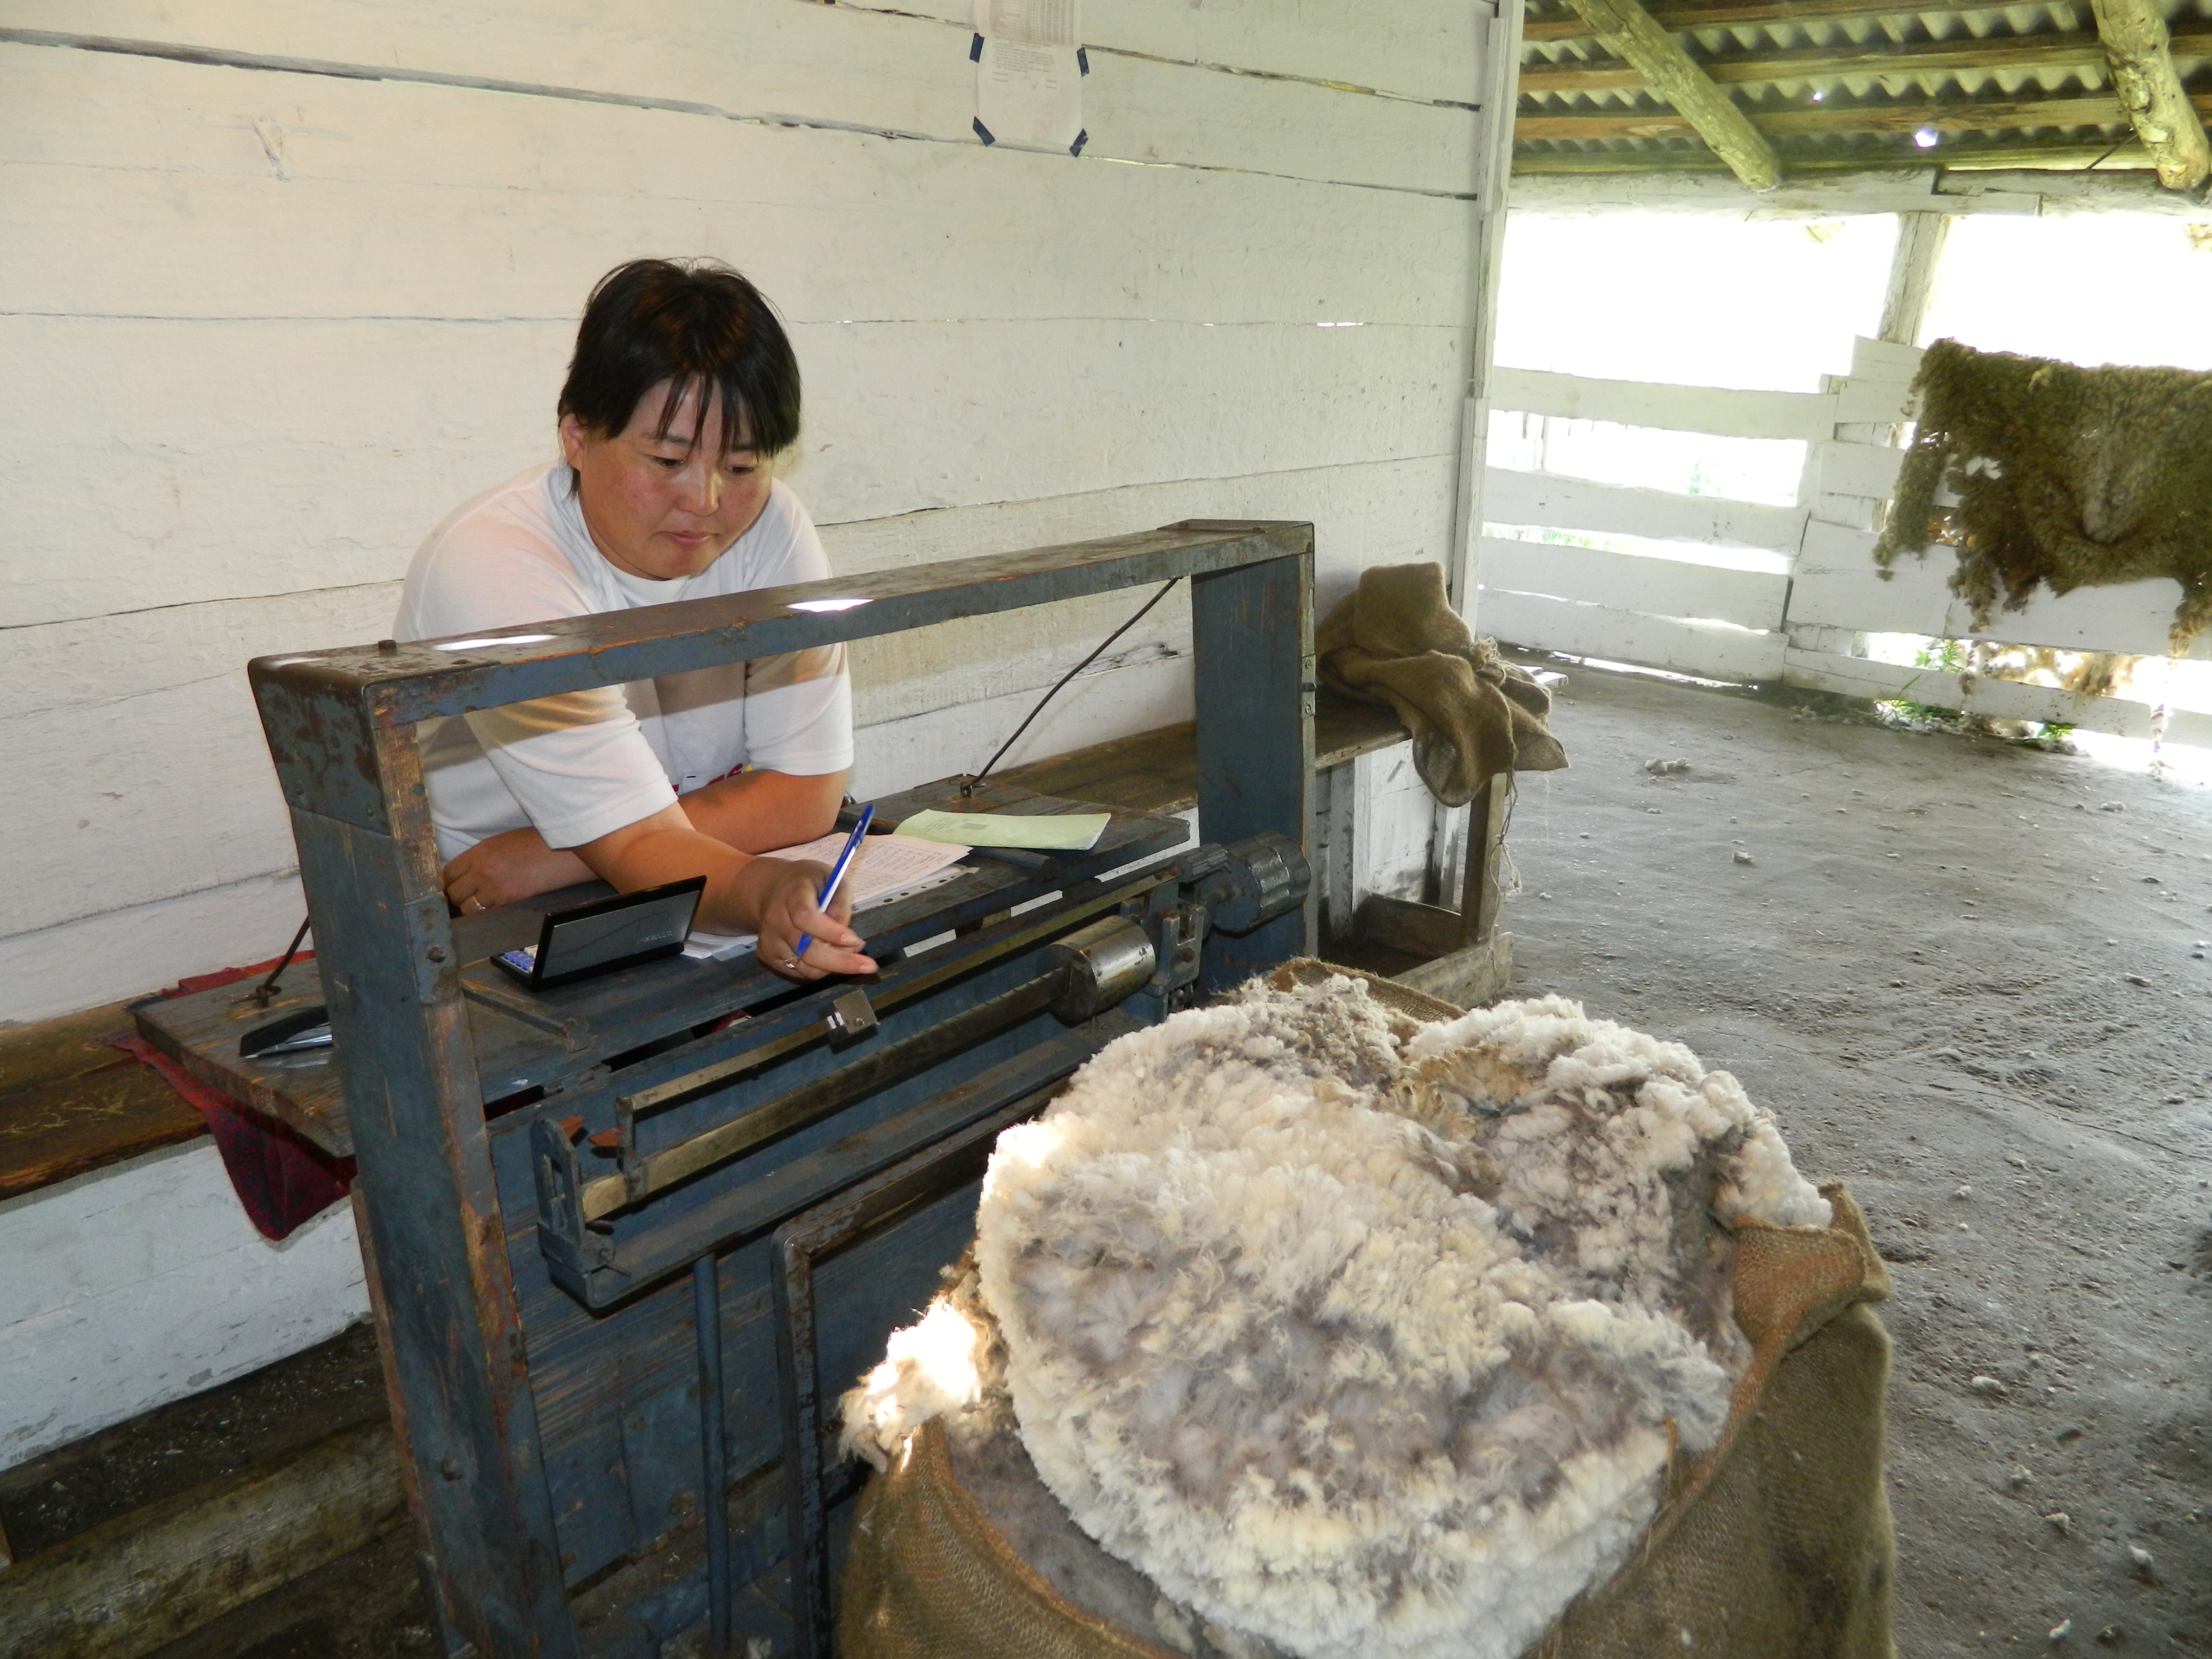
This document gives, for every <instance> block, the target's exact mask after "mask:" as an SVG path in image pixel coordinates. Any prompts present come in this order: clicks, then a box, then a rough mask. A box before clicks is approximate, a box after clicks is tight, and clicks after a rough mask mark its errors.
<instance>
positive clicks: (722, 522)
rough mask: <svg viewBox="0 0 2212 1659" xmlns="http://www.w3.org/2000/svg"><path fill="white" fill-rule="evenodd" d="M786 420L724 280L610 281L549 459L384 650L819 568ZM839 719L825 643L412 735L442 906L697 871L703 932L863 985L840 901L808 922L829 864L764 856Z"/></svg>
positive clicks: (413, 587)
mask: <svg viewBox="0 0 2212 1659" xmlns="http://www.w3.org/2000/svg"><path fill="white" fill-rule="evenodd" d="M560 435H561V453H562V459H561V460H560V461H558V462H553V463H549V464H547V465H542V466H535V467H532V468H531V469H530V470H529V471H526V472H524V473H522V474H521V475H520V477H514V478H512V479H509V480H508V481H507V483H504V484H501V485H500V486H499V487H498V488H497V489H492V490H489V491H487V492H486V493H485V494H483V495H478V496H477V497H476V498H475V499H474V500H473V501H467V502H465V503H464V504H463V505H462V506H461V507H459V508H458V509H457V510H456V511H455V512H454V513H453V515H452V516H451V517H449V518H448V519H447V520H446V521H445V522H444V523H443V524H441V525H440V526H438V528H437V529H436V530H435V531H433V532H431V534H430V537H429V539H428V540H427V541H425V542H424V543H423V544H422V547H421V549H420V550H418V551H417V552H416V555H415V559H414V562H413V563H412V564H411V565H410V566H409V568H408V572H407V582H406V586H405V589H404V592H403V594H402V596H401V599H400V607H399V620H398V636H399V637H401V638H404V639H410V640H422V639H441V638H451V637H453V636H454V635H466V634H478V633H486V632H498V631H501V630H511V629H514V628H516V627H518V626H520V625H523V624H526V623H534V622H540V621H544V620H546V619H548V618H550V617H578V616H590V615H593V614H596V613H599V612H603V611H620V610H624V609H627V608H629V607H630V606H633V605H666V604H670V603H671V602H673V601H676V600H678V599H702V598H707V597H709V596H715V595H721V594H728V593H736V592H744V591H746V590H748V589H750V588H757V587H775V586H782V585H784V584H786V583H790V582H802V581H811V580H817V579H819V578H822V577H824V576H827V575H828V574H829V561H828V560H827V558H826V557H825V556H823V551H822V544H821V542H820V540H819V539H818V538H817V537H816V535H815V533H814V526H813V523H812V522H811V520H809V519H808V517H807V516H806V509H805V507H802V506H801V505H800V504H799V500H798V498H797V497H796V496H795V495H793V494H792V493H791V491H790V490H789V489H787V488H786V487H785V486H784V484H783V483H781V482H780V481H778V480H777V479H776V478H775V476H774V474H775V462H776V460H777V459H778V458H779V457H780V456H781V455H782V454H783V453H784V452H786V451H787V450H788V449H789V448H790V447H791V446H792V445H793V443H794V442H795V441H797V439H798V436H799V363H798V360H797V358H796V357H795V356H793V352H792V349H791V343H790V341H789V340H788V339H787V338H786V337H785V335H784V331H783V328H782V325H781V323H780V322H779V321H778V320H777V319H776V316H775V312H774V310H773V309H772V308H771V307H769V303H768V301H767V300H766V299H765V298H764V297H763V295H761V293H760V292H759V290H758V289H755V288H754V287H753V286H752V284H751V283H748V282H747V281H746V280H745V279H744V277H743V276H739V275H738V273H737V272H736V271H734V270H730V269H729V268H728V267H727V266H726V265H721V264H714V263H712V262H709V261H703V260H702V261H694V262H688V263H686V264H674V263H671V262H670V261H667V260H664V259H640V260H635V261H633V262H632V263H631V264H626V265H623V266H620V267H618V268H617V269H616V270H612V271H610V272H609V273H608V274H607V275H606V276H605V277H604V278H602V279H601V281H600V282H599V286H598V287H596V288H595V289H592V296H591V299H590V301H588V302H587V303H586V306H585V308H584V319H583V323H582V325H581V326H580V328H579V329H578V331H577V334H576V351H575V356H574V358H573V359H572V361H571V362H570V363H569V367H568V380H567V383H566V384H565V385H564V386H562V391H561V401H560ZM852 724H853V723H852V691H851V686H850V684H849V682H848V678H847V677H846V672H845V652H844V647H842V646H832V647H826V648H823V649H821V650H816V651H805V652H799V653H793V654H791V655H788V656H781V657H770V658H763V659H758V660H757V661H753V662H743V663H732V664H728V665H726V666H723V667H720V668H709V669H700V670H696V671H692V672H689V673H684V674H674V675H668V676H665V677H663V678H659V679H656V680H651V681H639V682H636V683H635V684H628V685H619V686H605V687H602V688H600V689H599V690H594V691H582V692H574V693H571V694H568V695H566V696H557V697H545V698H541V699H538V700H537V701H534V702H522V703H513V704H510V705H508V706H507V707H506V708H493V709H486V710H483V711H482V712H480V713H476V714H466V715H463V716H459V717H458V718H453V719H447V720H436V721H428V722H425V727H426V729H425V732H424V733H423V738H422V759H423V767H424V772H425V776H426V780H427V782H428V787H429V796H430V813H431V817H432V819H433V821H434V822H435V825H436V828H437V834H438V853H439V856H440V857H441V859H444V860H447V863H446V866H445V886H446V894H447V897H448V898H449V899H450V900H452V902H453V903H454V904H456V905H457V906H459V908H461V909H462V910H464V911H475V910H480V909H488V908H491V907H492V906H494V905H499V904H505V903H507V902H510V901H512V900H514V899H519V898H526V897H528V896H530V895H532V894H534V893H544V892H550V891H551V890H553V889H555V888H556V887H565V886H568V884H571V883H574V882H579V881H585V880H588V879H590V878H592V877H594V876H596V877H598V878H600V879H601V880H604V881H606V882H609V883H611V884H612V885H614V886H615V887H617V888H618V889H620V890H623V891H625V892H629V891H635V890H637V889H639V888H643V887H653V886H657V885H659V884H661V883H663V882H669V881H676V880H680V879H682V878H685V877H689V876H697V875H703V876H705V877H706V878H707V887H706V890H705V892H704V893H703V894H702V896H701V900H700V907H699V915H698V925H699V926H700V927H702V928H706V929H708V930H710V931H713V932H716V933H758V934H759V935H760V958H761V960H762V962H763V963H766V964H767V965H768V966H769V968H770V969H774V970H775V972H777V973H780V974H781V975H784V976H785V977H787V978H789V979H795V980H800V981H807V980H814V979H819V978H821V977H823V975H828V974H865V973H872V972H874V971H875V963H873V962H872V961H871V960H870V959H869V958H868V957H866V956H865V955H863V954H861V951H862V946H863V942H862V940H861V939H860V937H859V936H858V935H857V934H855V933H854V932H853V930H852V929H851V928H850V927H847V926H846V925H845V921H846V918H847V916H848V915H849V914H850V907H849V903H848V902H846V901H844V900H842V899H841V900H840V901H839V902H837V903H836V905H835V906H834V907H833V910H834V914H833V915H824V914H823V912H822V911H821V910H819V909H818V908H817V906H816V902H815V899H816V895H817V893H818V892H819V891H820V890H821V884H822V882H823V880H824V879H826V878H827V876H828V873H829V872H828V870H827V868H826V867H825V866H821V865H818V864H811V863H801V862H796V861H793V860H784V859H774V858H763V857H761V856H759V855H760V854H763V853H766V852H769V851H771V850H772V849H774V848H779V847H790V846H793V845H796V844H798V843H799V842H805V841H811V840H812V839H813V838H814V837H816V836H820V835H823V834H825V833H827V832H828V830H829V829H830V827H831V826H832V824H833V823H835V821H836V814H837V808H838V805H839V803H840V802H841V801H842V799H843V798H844V793H845V781H846V778H847V776H848V774H849V772H850V769H851V767H852V763H853V730H852ZM808 934H811V935H812V936H813V942H812V944H811V945H810V946H809V947H808V949H807V951H806V952H805V957H804V958H803V959H802V958H801V957H799V953H798V951H797V950H796V946H797V945H798V943H799V939H801V938H802V937H803V936H805V935H808Z"/></svg>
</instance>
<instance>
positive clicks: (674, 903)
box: [492, 876, 707, 991]
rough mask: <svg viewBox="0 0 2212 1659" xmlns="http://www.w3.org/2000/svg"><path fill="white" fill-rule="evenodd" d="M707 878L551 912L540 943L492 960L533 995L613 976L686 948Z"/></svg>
mask: <svg viewBox="0 0 2212 1659" xmlns="http://www.w3.org/2000/svg"><path fill="white" fill-rule="evenodd" d="M706 887H707V878H706V877H704V876H688V877H686V878H684V880H682V881H671V882H668V883H665V884H663V885H661V886H659V887H647V888H644V889H642V890H640V891H638V892H635V893H617V894H616V895H615V896H613V897H611V898H603V899H594V900H593V901H592V902H591V903H589V904H573V905H570V906H569V907H568V908H567V909H565V910H549V911H547V912H546V913H545V920H544V923H543V924H542V925H541V926H540V927H539V928H538V943H537V944H536V945H524V946H523V947H522V948H521V949H520V950H517V951H501V953H500V954H499V955H497V956H495V957H493V958H492V960H493V961H494V962H495V963H498V964H499V965H500V966H501V968H504V969H507V972H508V973H510V974H512V975H514V976H515V978H517V979H519V980H520V981H522V982H523V983H524V984H525V985H527V986H528V987H530V988H531V989H532V990H533V991H544V990H548V989H550V988H551V987H554V986H556V985H570V984H574V982H575V981H578V980H580V979H590V978H592V976H593V975H598V974H611V973H613V972H614V971H615V969H617V968H628V967H631V966H633V965H634V964H635V963H641V962H652V961H653V960H654V959H656V958H657V957H672V956H674V955H676V954H677V953H678V951H682V950H683V948H684V936H685V935H686V934H688V933H690V931H691V918H692V917H693V916H694V915H696V914H697V912H698V909H699V896H700V894H702V892H704V891H705V890H706Z"/></svg>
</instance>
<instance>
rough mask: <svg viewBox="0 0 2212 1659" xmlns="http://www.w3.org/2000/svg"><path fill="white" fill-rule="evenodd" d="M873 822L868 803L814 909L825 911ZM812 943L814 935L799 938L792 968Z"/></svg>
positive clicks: (873, 806)
mask: <svg viewBox="0 0 2212 1659" xmlns="http://www.w3.org/2000/svg"><path fill="white" fill-rule="evenodd" d="M875 821H876V804H875V803H874V802H873V801H870V802H869V803H868V804H867V805H866V806H863V807H862V808H861V809H860V822H859V823H856V824H854V826H853V833H852V834H851V835H849V836H847V837H846V838H845V850H844V851H843V852H842V853H840V854H837V864H836V868H835V869H833V870H831V871H830V872H829V880H828V881H827V882H826V883H824V884H823V888H822V896H821V897H820V898H818V899H817V900H815V901H814V908H816V909H817V910H822V909H827V908H829V901H830V900H831V899H833V898H836V896H837V884H838V883H839V882H841V881H842V880H844V879H845V870H846V867H847V866H848V865H850V864H851V863H852V862H853V854H855V853H857V852H859V851H860V837H861V836H865V835H866V834H867V833H868V826H869V825H870V824H872V823H874V822H875ZM813 943H814V935H813V934H811V933H801V934H800V935H799V945H798V948H797V949H796V950H794V951H792V953H791V960H792V963H793V966H796V965H797V964H798V963H799V961H800V960H801V959H802V958H804V957H805V955H806V947H807V946H808V945H811V944H813Z"/></svg>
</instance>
